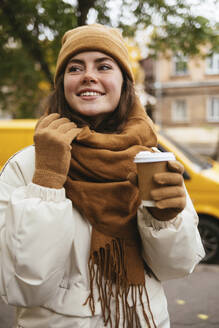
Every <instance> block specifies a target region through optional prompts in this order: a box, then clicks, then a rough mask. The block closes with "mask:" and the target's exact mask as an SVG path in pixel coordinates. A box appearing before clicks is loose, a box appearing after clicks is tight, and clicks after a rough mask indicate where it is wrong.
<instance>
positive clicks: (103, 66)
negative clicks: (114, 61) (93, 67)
mask: <svg viewBox="0 0 219 328" xmlns="http://www.w3.org/2000/svg"><path fill="white" fill-rule="evenodd" d="M98 69H99V70H100V71H108V70H110V69H112V67H111V66H110V65H109V64H101V65H100V66H99V67H98Z"/></svg>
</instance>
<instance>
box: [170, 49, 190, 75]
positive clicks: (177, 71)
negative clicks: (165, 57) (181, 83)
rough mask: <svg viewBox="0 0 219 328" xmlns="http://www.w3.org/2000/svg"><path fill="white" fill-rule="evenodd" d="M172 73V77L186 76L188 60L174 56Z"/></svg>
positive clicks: (181, 56)
mask: <svg viewBox="0 0 219 328" xmlns="http://www.w3.org/2000/svg"><path fill="white" fill-rule="evenodd" d="M173 73H174V75H186V74H188V58H187V57H186V56H183V55H181V54H176V55H175V56H174V57H173Z"/></svg>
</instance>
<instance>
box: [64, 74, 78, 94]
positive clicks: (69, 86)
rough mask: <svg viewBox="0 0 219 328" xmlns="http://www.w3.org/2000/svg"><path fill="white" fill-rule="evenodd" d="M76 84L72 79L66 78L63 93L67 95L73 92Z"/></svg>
mask: <svg viewBox="0 0 219 328" xmlns="http://www.w3.org/2000/svg"><path fill="white" fill-rule="evenodd" d="M75 87H76V83H75V81H74V80H73V79H70V78H68V77H66V78H64V93H65V95H67V94H68V93H70V92H73V91H74V90H75Z"/></svg>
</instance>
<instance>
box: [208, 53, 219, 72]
mask: <svg viewBox="0 0 219 328" xmlns="http://www.w3.org/2000/svg"><path fill="white" fill-rule="evenodd" d="M206 73H207V74H219V53H214V54H213V55H211V56H208V57H207V58H206Z"/></svg>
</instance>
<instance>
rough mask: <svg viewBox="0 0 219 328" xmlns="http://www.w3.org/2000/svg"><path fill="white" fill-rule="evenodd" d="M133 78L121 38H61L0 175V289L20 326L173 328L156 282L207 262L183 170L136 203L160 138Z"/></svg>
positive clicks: (104, 33) (174, 167) (93, 30)
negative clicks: (33, 122)
mask: <svg viewBox="0 0 219 328" xmlns="http://www.w3.org/2000/svg"><path fill="white" fill-rule="evenodd" d="M133 80H134V79H133V73H132V70H131V66H130V62H129V59H128V53H127V50H126V48H125V45H124V41H123V39H122V37H121V35H120V33H119V32H118V31H117V30H115V29H112V28H108V27H104V26H102V25H88V26H83V27H79V28H76V29H73V30H70V31H68V32H66V34H65V35H64V37H63V43H62V47H61V50H60V53H59V57H58V61H57V67H56V73H55V89H54V92H53V94H52V95H51V97H50V99H49V102H48V105H47V107H46V112H45V115H43V117H42V118H40V120H39V121H38V124H37V127H36V130H35V135H34V141H35V145H34V146H31V147H28V148H26V149H24V150H22V151H20V152H19V153H17V154H15V155H14V156H13V157H12V158H11V159H10V160H9V161H8V163H7V164H6V165H5V167H4V169H3V171H2V173H1V177H0V231H1V234H0V237H1V239H0V246H1V257H0V268H1V271H0V292H1V296H2V298H3V299H4V301H5V302H6V303H8V304H11V305H14V306H16V307H17V321H16V324H15V327H16V328H18V327H20V328H21V327H22V328H70V327H71V328H73V327H74V328H76V327H116V328H120V327H129V328H132V327H151V328H154V327H157V328H158V327H159V328H168V327H169V317H168V311H167V304H166V298H165V295H164V291H163V288H162V285H161V282H162V281H163V280H165V279H172V278H177V277H183V276H185V275H187V274H189V273H191V272H192V271H193V269H194V267H195V265H196V264H197V263H198V262H199V261H200V260H201V258H202V257H203V256H204V251H203V247H202V244H201V241H200V236H199V233H198V230H197V223H198V217H197V215H196V213H195V210H194V208H193V206H192V203H191V200H190V198H189V196H188V194H187V193H186V191H185V187H184V185H183V178H182V172H183V168H182V166H181V164H180V163H179V162H177V161H171V162H169V163H168V167H169V172H166V173H160V174H155V175H154V179H155V181H156V182H157V184H158V185H160V187H161V188H156V189H154V190H152V191H151V194H152V197H153V199H154V200H155V202H156V207H154V208H145V207H143V206H141V200H140V198H139V191H138V187H137V184H136V183H135V181H136V164H135V163H134V157H135V155H136V154H137V153H138V152H139V151H142V150H150V151H154V148H153V147H156V143H157V139H156V135H155V132H154V129H153V124H152V122H151V121H150V119H149V118H148V117H147V115H146V114H145V111H144V109H143V108H142V107H141V105H140V103H139V101H138V98H137V96H136V94H135V91H134V82H133ZM149 174H150V172H149Z"/></svg>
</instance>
